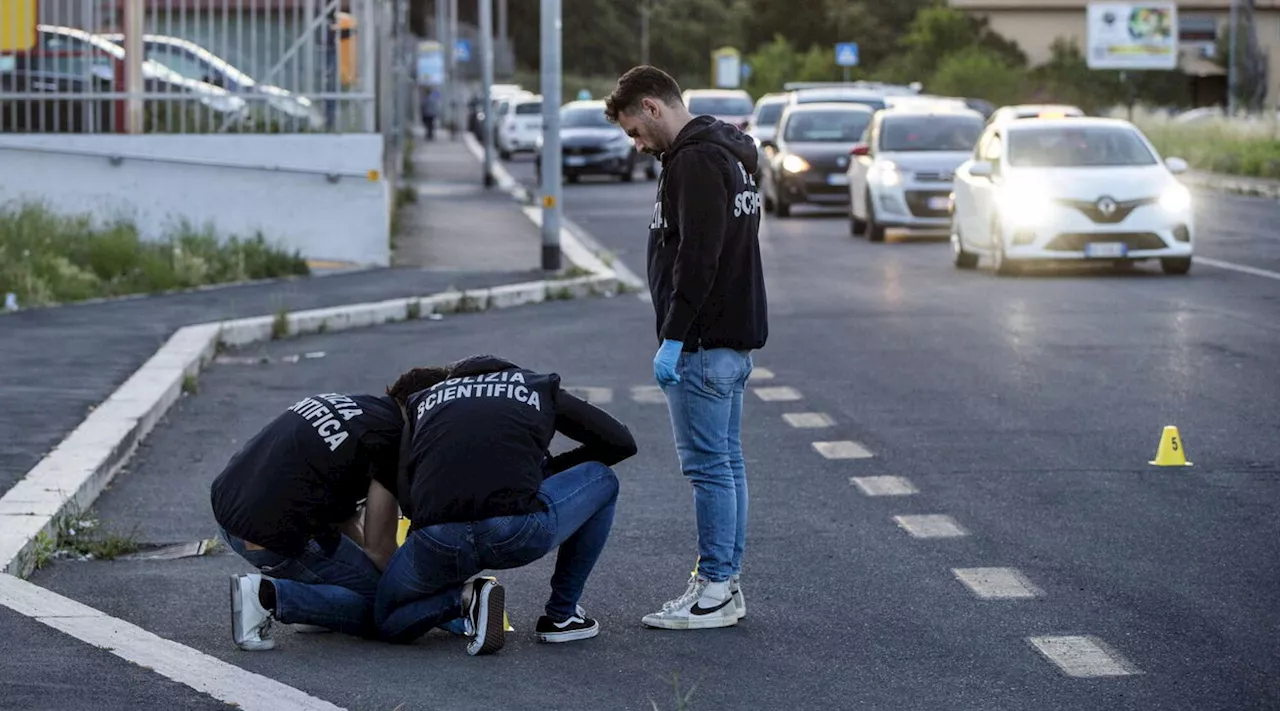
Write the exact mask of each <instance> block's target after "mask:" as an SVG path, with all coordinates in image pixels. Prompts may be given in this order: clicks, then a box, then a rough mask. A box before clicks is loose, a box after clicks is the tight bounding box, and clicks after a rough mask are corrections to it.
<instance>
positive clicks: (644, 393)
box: [631, 385, 667, 405]
mask: <svg viewBox="0 0 1280 711" xmlns="http://www.w3.org/2000/svg"><path fill="white" fill-rule="evenodd" d="M631 399H632V400H635V401H636V402H639V403H645V404H649V405H654V404H658V403H661V404H663V405H665V404H667V396H666V395H664V394H663V392H662V388H660V387H658V386H657V385H636V386H633V387H632V388H631Z"/></svg>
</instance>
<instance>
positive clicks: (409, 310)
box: [404, 299, 422, 321]
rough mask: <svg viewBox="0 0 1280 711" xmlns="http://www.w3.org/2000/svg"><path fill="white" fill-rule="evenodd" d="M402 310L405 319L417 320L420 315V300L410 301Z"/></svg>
mask: <svg viewBox="0 0 1280 711" xmlns="http://www.w3.org/2000/svg"><path fill="white" fill-rule="evenodd" d="M404 312H405V313H404V317H405V319H406V320H408V321H417V320H418V319H419V318H421V317H422V302H421V301H419V300H417V299H414V300H413V301H410V302H409V305H408V306H406V307H405V310H404Z"/></svg>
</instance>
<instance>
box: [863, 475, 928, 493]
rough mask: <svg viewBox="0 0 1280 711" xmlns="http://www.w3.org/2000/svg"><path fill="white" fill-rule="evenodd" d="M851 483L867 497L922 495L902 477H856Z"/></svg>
mask: <svg viewBox="0 0 1280 711" xmlns="http://www.w3.org/2000/svg"><path fill="white" fill-rule="evenodd" d="M849 483H851V484H853V485H854V486H857V487H858V488H859V489H862V493H864V494H866V495H867V496H911V495H912V494H918V493H920V490H919V489H917V488H916V487H915V484H912V483H911V482H910V481H908V480H907V479H906V478H904V477H900V476H855V477H850V479H849Z"/></svg>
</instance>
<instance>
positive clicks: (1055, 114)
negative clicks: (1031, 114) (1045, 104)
mask: <svg viewBox="0 0 1280 711" xmlns="http://www.w3.org/2000/svg"><path fill="white" fill-rule="evenodd" d="M1066 117H1067V114H1066V112H1064V111H1041V112H1040V113H1038V114H1036V118H1042V119H1056V118H1066Z"/></svg>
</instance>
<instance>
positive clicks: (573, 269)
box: [551, 264, 595, 280]
mask: <svg viewBox="0 0 1280 711" xmlns="http://www.w3.org/2000/svg"><path fill="white" fill-rule="evenodd" d="M589 276H595V273H594V272H592V271H591V270H590V269H584V268H582V267H580V266H578V265H577V264H573V265H570V266H568V267H565V268H564V269H561V270H560V271H559V272H557V273H556V274H555V276H553V277H551V278H552V279H555V280H563V279H577V278H579V277H589Z"/></svg>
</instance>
